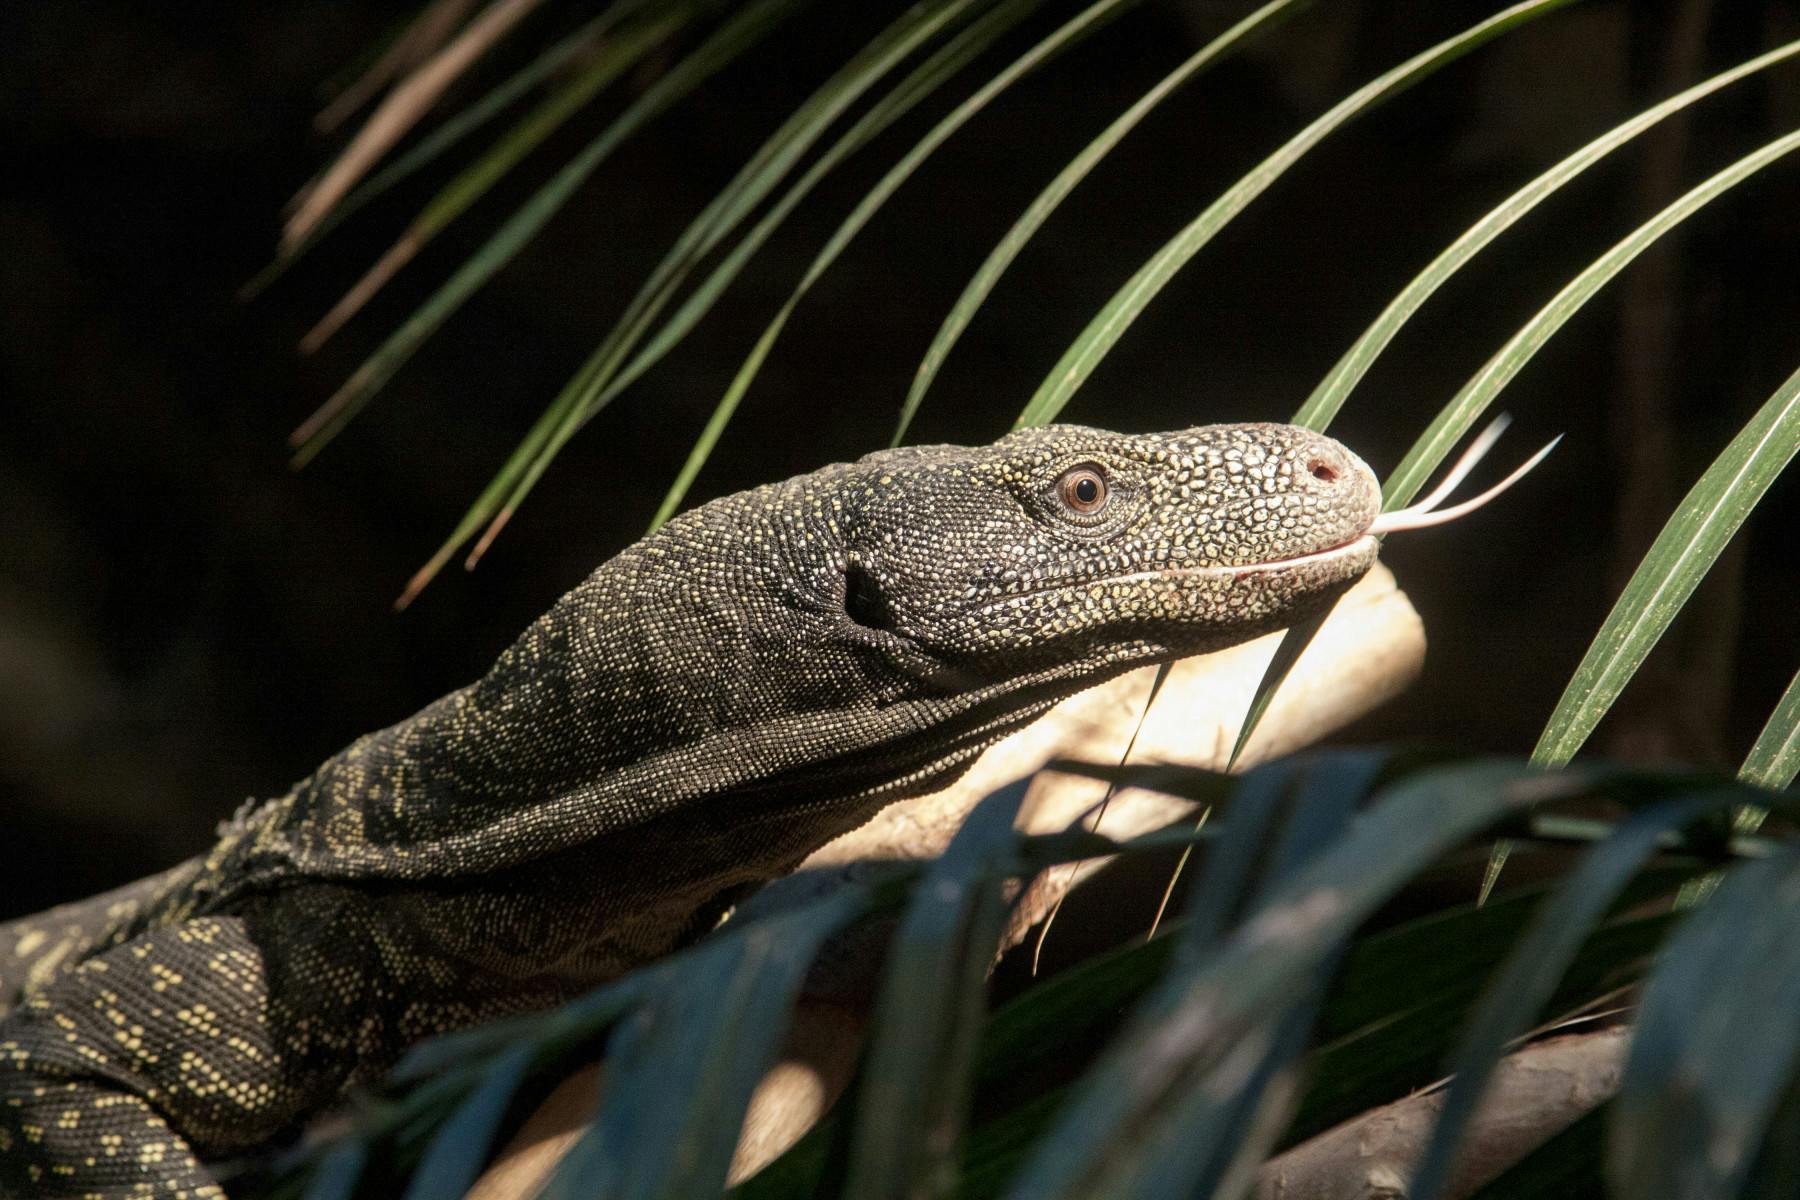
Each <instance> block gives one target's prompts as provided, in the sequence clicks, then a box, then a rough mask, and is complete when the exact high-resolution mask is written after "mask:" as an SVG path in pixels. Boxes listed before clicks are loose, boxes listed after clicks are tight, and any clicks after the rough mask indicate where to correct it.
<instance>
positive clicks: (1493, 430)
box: [1369, 413, 1562, 537]
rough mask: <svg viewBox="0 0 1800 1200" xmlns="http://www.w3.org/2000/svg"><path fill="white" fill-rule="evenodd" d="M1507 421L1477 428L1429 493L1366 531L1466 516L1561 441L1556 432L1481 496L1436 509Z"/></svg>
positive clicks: (1388, 530) (1416, 526) (1378, 533)
mask: <svg viewBox="0 0 1800 1200" xmlns="http://www.w3.org/2000/svg"><path fill="white" fill-rule="evenodd" d="M1511 423H1512V418H1511V417H1508V416H1506V415H1505V414H1504V413H1502V414H1501V415H1500V416H1498V417H1495V418H1494V419H1493V421H1491V422H1490V423H1489V424H1488V427H1487V428H1486V429H1484V430H1482V431H1481V435H1480V436H1479V437H1477V438H1476V439H1475V440H1474V441H1473V442H1470V443H1469V448H1468V449H1467V450H1464V451H1463V453H1462V457H1461V458H1459V459H1457V460H1456V465H1455V466H1453V467H1451V468H1450V473H1449V474H1448V475H1445V476H1444V479H1443V482H1441V483H1439V484H1438V485H1437V487H1435V488H1433V489H1432V491H1431V494H1430V495H1428V496H1426V497H1425V498H1424V499H1423V500H1421V501H1419V502H1418V503H1417V504H1411V505H1408V506H1407V507H1405V508H1396V509H1394V510H1393V511H1392V512H1384V513H1382V514H1381V515H1380V516H1378V517H1376V518H1375V523H1374V524H1373V525H1371V526H1369V532H1370V533H1372V534H1374V535H1376V536H1377V537H1381V536H1383V535H1386V534H1390V533H1396V532H1398V531H1399V530H1402V529H1423V528H1425V527H1426V526H1427V525H1442V524H1443V523H1444V522H1446V521H1454V520H1456V518H1458V517H1463V516H1467V515H1468V514H1470V513H1472V512H1474V511H1475V510H1476V509H1478V508H1480V507H1481V506H1482V505H1484V504H1486V503H1487V502H1488V501H1489V500H1492V499H1493V498H1494V497H1495V496H1498V495H1499V494H1500V493H1501V492H1504V491H1505V490H1506V489H1507V488H1509V487H1511V486H1512V485H1513V484H1515V483H1517V482H1519V480H1521V479H1523V478H1524V477H1525V472H1527V471H1529V470H1531V468H1533V467H1535V466H1537V465H1538V464H1539V463H1541V462H1543V461H1544V456H1545V455H1546V454H1549V453H1550V452H1551V451H1552V450H1554V449H1556V443H1558V442H1560V441H1562V434H1560V433H1559V434H1557V435H1556V436H1555V437H1553V438H1551V439H1550V442H1549V444H1548V445H1546V446H1545V447H1544V448H1543V449H1542V450H1539V451H1538V452H1537V453H1536V454H1534V455H1532V456H1531V457H1530V458H1528V459H1526V460H1525V462H1524V464H1523V465H1522V466H1520V467H1519V469H1518V470H1516V471H1514V472H1513V473H1512V474H1511V475H1508V476H1507V477H1506V478H1505V479H1502V480H1501V481H1500V482H1499V483H1496V484H1495V485H1494V486H1493V487H1491V488H1489V489H1488V490H1487V491H1485V492H1483V493H1481V495H1479V496H1476V497H1474V498H1473V499H1471V500H1464V501H1463V502H1462V503H1461V504H1453V505H1451V506H1450V507H1449V508H1439V507H1438V505H1440V504H1442V503H1443V502H1444V501H1445V500H1447V499H1449V498H1450V493H1451V492H1453V491H1455V490H1456V486H1457V485H1458V484H1460V483H1461V482H1462V481H1463V480H1464V479H1466V478H1468V475H1469V472H1470V471H1472V470H1474V469H1475V464H1476V463H1478V462H1480V461H1481V460H1482V459H1483V458H1484V457H1486V455H1487V452H1488V451H1489V450H1492V449H1493V448H1494V443H1495V442H1497V441H1499V440H1500V435H1501V434H1502V433H1505V432H1506V427H1507V426H1508V425H1510V424H1511Z"/></svg>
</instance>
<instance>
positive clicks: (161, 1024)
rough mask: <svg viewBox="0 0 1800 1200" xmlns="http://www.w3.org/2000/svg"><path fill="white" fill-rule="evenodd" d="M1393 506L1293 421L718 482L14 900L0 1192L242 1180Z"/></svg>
mask: <svg viewBox="0 0 1800 1200" xmlns="http://www.w3.org/2000/svg"><path fill="white" fill-rule="evenodd" d="M1379 507H1380V493H1379V489H1378V487H1377V485H1376V483H1375V479H1374V476H1373V475H1372V473H1370V471H1369V470H1368V468H1367V467H1366V466H1364V465H1363V464H1362V463H1361V462H1360V460H1358V459H1357V458H1356V457H1355V456H1354V455H1352V454H1350V453H1349V451H1347V450H1345V449H1344V448H1343V447H1341V446H1340V445H1338V444H1337V443H1336V442H1333V441H1331V440H1330V439H1328V438H1324V437H1321V436H1319V435H1316V434H1312V433H1308V432H1306V431H1303V430H1300V429H1296V428H1292V427H1287V426H1275V425H1232V426H1209V427H1202V428H1197V429H1192V430H1186V431H1182V432H1178V433H1170V434H1153V435H1122V434H1114V433H1108V432H1104V431H1100V430H1091V429H1083V428H1079V427H1075V426H1052V427H1048V428H1045V429H1040V430H1028V431H1023V432H1019V433H1015V434H1012V435H1010V436H1008V437H1007V438H1005V439H1003V440H1001V441H1000V442H998V443H996V444H995V445H993V446H988V447H976V448H964V447H953V446H930V447H914V448H906V449H900V450H890V451H885V452H882V453H878V454H873V455H869V456H868V457H866V458H863V459H861V460H859V461H858V462H855V463H850V464H839V465H835V466H830V467H826V468H824V469H822V470H820V471H816V472H813V473H812V474H809V475H804V476H801V477H799V478H796V479H792V480H788V481H786V482H783V483H778V484H772V485H769V486H767V487H762V488H757V489H754V490H752V491H749V492H744V493H740V494H738V495H736V496H729V497H725V498H724V499H721V500H717V501H714V502H712V503H711V504H708V505H705V506H702V507H701V508H698V509H696V510H694V511H692V512H690V513H688V514H686V515H685V516H683V517H681V518H679V519H677V520H675V521H673V522H671V523H670V524H669V525H667V526H665V527H664V528H663V529H661V530H659V531H658V532H656V533H654V534H652V535H651V536H649V537H646V538H645V539H644V540H642V541H641V542H639V543H637V544H636V545H635V546H633V547H631V548H629V549H628V550H626V551H624V552H623V553H621V554H620V555H619V556H618V557H616V558H614V559H612V560H611V561H609V562H607V563H606V564H604V565H602V566H601V567H600V568H599V569H598V570H596V571H595V572H594V573H593V574H592V575H591V576H589V578H588V579H587V580H586V581H584V582H583V583H582V584H581V585H579V586H578V587H576V588H575V589H574V590H573V591H571V592H570V593H569V594H568V595H566V596H564V597H563V598H562V599H561V600H560V601H559V602H558V603H557V604H556V605H555V607H554V608H552V609H551V611H550V612H549V613H547V614H546V615H545V616H544V617H542V618H540V619H539V620H538V621H537V622H536V623H535V624H534V625H532V626H531V628H530V629H528V630H527V631H526V632H525V633H524V635H523V636H521V637H520V639H519V640H518V641H517V642H516V643H514V645H513V646H512V647H511V648H509V649H508V650H507V651H506V652H505V653H504V654H503V655H502V656H501V657H500V659H499V660H498V661H497V662H496V664H495V665H494V667H493V668H492V669H491V670H490V671H489V672H488V673H487V674H486V675H485V676H484V677H483V678H482V679H481V680H479V681H478V682H476V683H474V684H472V685H470V686H469V687H467V688H464V689H462V690H460V691H458V692H455V693H452V694H451V695H449V696H446V697H444V698H443V699H441V700H439V701H437V702H436V703H434V704H432V705H430V706H428V707H426V708H425V709H424V710H422V711H421V712H419V713H417V714H416V715H414V716H413V717H411V718H409V719H407V720H405V721H402V722H400V723H399V724H397V725H394V726H392V727H390V728H388V729H386V730H382V731H381V732H378V733H374V734H371V735H368V736H367V737H364V738H361V739H359V740H358V741H356V742H355V743H353V744H352V745H351V746H349V747H348V748H347V749H345V750H344V751H343V752H341V753H340V754H338V755H337V756H335V757H334V758H332V759H330V760H328V761H327V762H326V763H324V764H323V765H322V766H321V767H320V768H319V769H318V770H317V771H315V772H314V773H313V774H312V775H311V776H309V777H307V778H306V779H304V780H302V781H301V782H300V783H298V784H296V785H295V787H294V788H293V789H292V790H291V791H290V792H288V793H287V794H286V795H284V796H281V797H278V798H275V799H272V800H269V801H266V802H263V803H260V804H254V805H248V806H246V807H245V809H244V810H242V811H241V812H240V813H239V814H238V816H237V817H235V818H233V819H232V820H231V821H230V822H228V823H226V824H225V825H224V826H222V827H221V829H220V836H219V839H218V841H217V843H216V844H215V845H214V846H213V847H212V848H211V849H210V850H209V851H208V852H206V853H205V854H203V855H201V856H200V857H197V858H195V859H191V860H189V861H188V862H186V863H183V864H181V865H179V866H177V867H175V868H173V869H171V870H170V871H167V872H164V873H163V874H161V875H157V876H154V877H152V878H150V879H147V880H144V881H140V882H139V883H136V884H132V885H129V886H127V887H125V888H122V889H119V890H117V891H114V892H110V893H107V894H105V895H103V896H100V897H96V898H94V899H92V900H88V901H83V902H78V903H76V904H72V905H65V906H63V907H61V908H57V909H53V910H51V911H49V912H47V913H43V914H40V915H38V916H36V917H30V918H26V919H23V920H20V921H15V922H13V923H12V924H0V1014H5V1015H4V1016H0V1194H5V1195H21V1196H23V1195H46V1196H63V1195H69V1196H100V1197H107V1198H113V1197H126V1196H133V1197H136V1196H145V1197H147V1196H157V1197H176V1196H194V1197H201V1196H207V1197H214V1196H219V1195H222V1192H221V1191H220V1189H219V1188H218V1185H217V1184H216V1182H214V1180H213V1179H212V1177H211V1176H210V1175H209V1174H208V1172H207V1169H206V1167H205V1165H204V1164H205V1162H206V1160H208V1159H213V1158H218V1157H224V1156H228V1155H233V1154H237V1153H241V1152H243V1151H245V1150H247V1149H249V1148H252V1147H255V1146H257V1145H259V1144H261V1143H264V1142H266V1141H268V1140H270V1139H272V1138H274V1137H276V1136H279V1135H281V1134H282V1133H284V1132H285V1131H288V1130H291V1129H292V1128H294V1127H295V1126H296V1124H297V1123H298V1122H300V1121H301V1120H302V1119H304V1118H305V1117H306V1116H307V1115H309V1114H311V1113H313V1112H315V1111H317V1110H319V1109H320V1108H322V1107H324V1106H326V1105H328V1104H329V1103H331V1102H332V1101H333V1100H335V1099H336V1098H337V1097H338V1096H340V1095H341V1094H342V1092H343V1091H344V1089H345V1088H347V1087H349V1086H351V1085H353V1084H355V1083H358V1082H360V1081H363V1080H367V1079H369V1078H371V1077H372V1076H374V1075H376V1074H378V1073H379V1072H381V1071H383V1070H384V1069H386V1068H387V1067H388V1066H389V1065H391V1064H392V1063H393V1061H394V1060H395V1059H396V1058H397V1057H398V1055H399V1054H400V1053H401V1052H402V1051H403V1050H404V1049H405V1048H406V1047H407V1046H409V1045H411V1044H413V1043H414V1042H417V1041H418V1040H420V1039H422V1038H424V1037H427V1036H430V1035H432V1034H434V1033H438V1032H442V1031H445V1030H449V1029H453V1028H457V1027H460V1026H463V1025H467V1024H470V1023H473V1022H476V1021H480V1020H484V1019H488V1018H492V1017H495V1016H499V1015H503V1014H506V1013H509V1012H515V1011H520V1010H525V1009H534V1008H542V1007H546V1006H549V1005H553V1004H556V1003H559V1002H561V1001H563V1000H565V999H568V998H570V997H572V996H573V995H575V994H577V993H579V992H581V991H584V990H586V989H588V988H590V987H592V986H594V985H595V984H597V983H600V982H603V981H605V980H606V979H608V978H611V977H613V976H616V975H617V974H619V973H620V972H622V971H624V970H627V969H629V968H630V967H632V966H634V965H636V964H638V963H641V962H644V961H646V960H648V959H650V958H653V957H655V956H657V955H660V954H663V953H666V952H667V951H668V950H669V949H671V948H672V947H674V946H676V945H678V944H680V943H681V942H682V941H684V940H687V939H690V938H692V937H694V936H697V935H698V934H699V933H701V932H703V931H704V930H705V929H706V928H707V927H709V926H710V924H712V923H713V922H714V921H715V920H716V918H717V916H718V915H719V914H720V913H721V912H722V911H724V909H725V907H727V906H728V905H729V904H730V903H731V902H732V901H733V900H734V899H735V898H736V897H737V896H739V895H741V894H742V893H743V892H744V891H745V890H747V889H749V888H751V887H753V886H755V885H756V884H758V883H760V882H762V881H765V880H767V879H769V878H771V877H773V876H776V875H778V874H781V873H783V872H784V871H786V870H788V869H791V867H792V866H793V865H795V864H796V863H798V862H799V860H800V859H801V858H802V857H804V856H805V855H806V854H807V853H808V852H810V851H811V850H812V849H814V848H815V847H817V846H818V845H820V844H822V843H824V842H825V841H827V840H829V839H830V838H832V837H834V836H836V835H837V834H839V833H841V832H843V831H845V830H847V829H850V828H853V827H855V826H856V825H859V824H861V823H862V822H863V821H865V820H867V819H868V817H869V816H871V815H872V814H873V813H874V812H875V811H876V810H877V809H879V808H880V807H881V806H882V805H884V804H886V803H888V802H889V801H891V800H894V799H898V798H900V797H902V796H906V795H914V794H918V793H920V792H923V791H926V790H929V789H931V788H933V787H937V786H941V785H942V784H944V783H946V782H948V781H949V780H950V779H951V778H953V777H954V776H955V775H956V774H958V773H960V772H961V771H962V770H963V769H964V768H965V767H966V766H967V765H968V764H969V763H970V762H971V761H972V760H973V759H974V757H975V756H976V755H978V754H979V753H980V752H981V750H982V749H983V748H985V747H986V746H987V745H989V744H991V743H992V742H994V741H996V740H998V739H999V738H1000V737H1002V736H1004V735H1005V734H1007V733H1009V732H1011V731H1012V730H1014V729H1016V728H1019V727H1021V726H1022V725H1024V724H1026V723H1028V722H1029V721H1031V720H1033V719H1035V718H1036V717H1037V716H1038V715H1039V714H1040V713H1042V712H1043V711H1044V710H1045V709H1047V708H1048V707H1049V706H1050V705H1052V704H1053V703H1055V702H1056V701H1057V700H1059V699H1061V698H1063V697H1064V696H1067V695H1069V694H1071V693H1073V692H1076V691H1078V690H1081V689H1082V688H1085V687H1087V686H1089V685H1091V684H1094V683H1097V682H1099V681H1101V680H1102V679H1105V678H1108V677H1111V676H1113V675H1116V674H1119V673H1120V672H1123V671H1126V670H1129V669H1131V668H1134V667H1137V666H1141V665H1144V664H1146V663H1151V662H1161V661H1168V660H1171V659H1174V658H1177V657H1181V656H1184V655H1188V654H1193V653H1198V652H1202V651H1205V650H1210V649H1216V648H1220V647H1223V646H1226V645H1230V644H1234V643H1236V642H1240V641H1243V640H1246V639H1248V638H1251V637H1255V636H1258V635H1260V634H1262V633H1264V632H1267V631H1269V630H1271V629H1275V628H1279V627H1281V626H1284V625H1286V624H1289V623H1291V622H1292V621H1293V620H1295V619H1297V618H1298V617H1300V616H1302V615H1305V614H1307V613H1310V612H1313V611H1316V610H1317V609H1319V608H1321V607H1322V606H1324V605H1325V604H1327V603H1328V602H1329V601H1330V600H1331V599H1332V598H1334V597H1335V596H1336V595H1338V594H1339V593H1340V592H1342V591H1343V590H1344V589H1345V588H1347V587H1348V586H1349V585H1350V584H1351V583H1353V582H1354V581H1355V580H1356V579H1357V578H1359V577H1360V576H1361V575H1362V574H1363V573H1364V572H1365V571H1366V570H1367V569H1368V567H1369V566H1370V565H1371V564H1372V563H1373V562H1374V560H1375V555H1376V548H1377V547H1376V542H1375V540H1374V538H1373V537H1371V536H1369V529H1370V526H1371V524H1372V522H1373V521H1374V520H1375V517H1376V515H1377V512H1378V510H1379ZM8 1009H10V1012H8Z"/></svg>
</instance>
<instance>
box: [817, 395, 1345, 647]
mask: <svg viewBox="0 0 1800 1200" xmlns="http://www.w3.org/2000/svg"><path fill="white" fill-rule="evenodd" d="M855 469H856V472H857V475H858V476H860V479H859V481H858V482H857V483H856V484H851V485H849V486H848V487H845V486H844V485H842V484H840V491H841V493H842V494H844V495H845V496H846V499H847V503H846V510H845V513H844V518H843V521H842V528H841V541H842V549H841V560H842V561H841V567H842V572H843V592H842V604H843V611H844V613H845V615H846V617H847V619H848V621H849V622H850V624H852V625H854V626H856V627H859V628H860V629H862V630H865V631H867V632H868V633H869V634H870V636H877V635H881V634H885V635H889V636H892V637H895V638H899V639H903V640H904V641H906V642H908V643H911V644H912V645H914V646H916V647H918V648H920V649H921V650H923V651H924V652H925V653H926V654H928V655H930V656H931V657H933V658H937V659H944V660H949V661H953V662H956V663H958V664H961V665H964V666H968V665H971V664H979V666H978V668H977V673H978V674H979V675H1002V674H1003V675H1007V676H1014V675H1017V674H1018V673H1019V672H1020V671H1021V669H1025V668H1031V667H1042V668H1045V669H1049V670H1051V671H1058V670H1061V671H1066V672H1070V673H1088V672H1094V671H1099V672H1102V673H1106V672H1107V671H1108V670H1109V669H1112V670H1116V669H1122V668H1124V667H1128V666H1133V665H1137V664H1138V663H1143V662H1150V661H1156V660H1162V659H1168V658H1172V657H1175V656H1178V655H1185V654H1192V653H1198V652H1201V651H1205V650H1209V649H1215V648H1219V647H1222V646H1225V645H1229V644H1232V643H1236V642H1240V641H1243V640H1245V639H1247V638H1249V637H1252V636H1255V635H1257V634H1260V633H1263V632H1266V631H1268V630H1271V629H1276V628H1280V627H1282V626H1284V625H1288V624H1291V623H1292V622H1293V621H1295V620H1297V619H1298V618H1300V617H1302V616H1304V615H1307V614H1308V613H1310V612H1313V611H1316V610H1317V609H1318V608H1320V607H1322V606H1323V605H1324V604H1326V603H1328V602H1329V601H1330V600H1331V599H1332V598H1334V597H1335V596H1337V595H1338V594H1339V593H1341V592H1342V591H1343V590H1344V589H1345V588H1346V587H1348V586H1349V585H1350V584H1351V583H1354V582H1355V581H1356V580H1357V579H1358V578H1360V577H1361V576H1362V575H1363V573H1364V572H1366V571H1367V570H1368V569H1369V567H1370V566H1371V565H1372V564H1373V563H1374V561H1375V556H1376V551H1377V548H1378V547H1377V543H1376V540H1375V538H1374V537H1372V536H1371V535H1370V527H1371V525H1372V524H1373V523H1374V521H1375V518H1376V516H1377V515H1378V513H1379V512H1380V509H1381V490H1380V486H1379V484H1378V483H1377V481H1376V479H1375V476H1374V473H1373V472H1371V471H1370V470H1369V468H1368V467H1367V466H1366V465H1364V463H1363V462H1362V460H1361V459H1359V458H1357V457H1356V455H1354V454H1352V453H1351V452H1350V451H1349V450H1347V449H1345V448H1344V447H1343V446H1342V445H1340V444H1339V443H1337V442H1336V441H1333V440H1332V439H1330V438H1328V437H1324V436H1322V435H1320V434H1316V433H1312V432H1310V431H1308V430H1304V429H1300V428H1297V427H1294V426H1287V425H1267V424H1248V425H1213V426H1204V427H1200V428H1195V429H1187V430H1182V431H1179V432H1174V433H1162V434H1138V435H1132V434H1117V433H1109V432H1106V431H1104V430H1098V429H1087V428H1082V427H1079V426H1072V425H1064V426H1049V427H1046V428H1042V429H1031V430H1023V431H1020V432H1017V433H1014V434H1012V435H1010V436H1008V437H1006V438H1003V439H1002V440H1001V441H999V442H998V443H996V444H994V445H993V446H988V447H980V448H973V449H964V448H961V447H948V446H939V447H919V448H912V449H903V450H897V451H887V452H884V453H880V454H873V455H870V456H868V457H867V458H864V459H863V460H861V461H860V462H859V463H857V464H855ZM853 636H854V635H853ZM982 668H985V669H982Z"/></svg>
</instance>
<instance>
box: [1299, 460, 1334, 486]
mask: <svg viewBox="0 0 1800 1200" xmlns="http://www.w3.org/2000/svg"><path fill="white" fill-rule="evenodd" d="M1306 469H1307V470H1308V471H1310V472H1312V477H1313V478H1314V479H1317V480H1318V481H1319V482H1320V483H1336V482H1337V477H1338V469H1337V468H1336V467H1334V466H1332V465H1331V464H1330V463H1328V462H1326V461H1325V460H1324V459H1322V458H1315V459H1313V460H1312V461H1311V462H1309V463H1307V464H1306Z"/></svg>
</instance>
